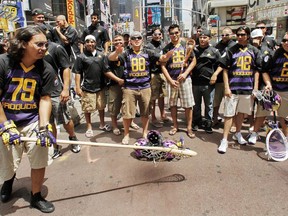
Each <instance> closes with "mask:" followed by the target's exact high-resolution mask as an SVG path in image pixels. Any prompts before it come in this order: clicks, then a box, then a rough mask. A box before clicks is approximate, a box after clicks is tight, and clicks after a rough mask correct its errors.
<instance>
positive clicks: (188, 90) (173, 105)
mask: <svg viewBox="0 0 288 216" xmlns="http://www.w3.org/2000/svg"><path fill="white" fill-rule="evenodd" d="M168 33H169V36H170V39H171V42H170V43H169V44H167V45H166V47H164V49H163V53H164V54H165V53H167V52H169V51H173V53H174V54H173V56H172V57H171V58H170V59H169V60H168V61H167V63H166V67H165V65H162V67H161V69H162V72H163V74H164V75H165V77H166V79H167V81H168V82H169V84H170V88H171V93H170V97H169V105H170V110H171V116H172V120H173V128H172V129H171V130H170V131H169V134H170V135H171V136H173V135H175V134H176V133H177V132H178V131H179V128H178V119H177V115H178V108H177V103H178V98H180V100H181V106H182V107H183V108H184V109H185V119H186V124H187V136H188V137H190V138H194V137H195V134H194V133H193V131H192V107H193V106H194V104H195V103H194V97H193V92H192V80H191V76H190V73H191V71H192V69H193V68H194V67H195V65H196V58H195V55H194V52H193V47H192V48H191V47H190V48H189V47H188V46H187V45H188V43H186V41H182V40H181V30H180V27H179V25H177V24H172V25H170V26H169V28H168ZM194 42H195V41H194ZM185 59H187V60H188V61H187V63H186V61H185Z"/></svg>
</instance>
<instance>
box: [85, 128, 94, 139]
mask: <svg viewBox="0 0 288 216" xmlns="http://www.w3.org/2000/svg"><path fill="white" fill-rule="evenodd" d="M85 136H86V137H87V138H91V137H93V136H94V134H93V130H92V129H88V130H87V131H86V132H85Z"/></svg>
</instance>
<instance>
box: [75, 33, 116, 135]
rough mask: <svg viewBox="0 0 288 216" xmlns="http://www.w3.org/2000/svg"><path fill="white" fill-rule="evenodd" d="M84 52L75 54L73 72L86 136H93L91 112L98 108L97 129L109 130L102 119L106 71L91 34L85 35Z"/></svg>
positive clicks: (103, 58)
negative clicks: (83, 116) (83, 117)
mask: <svg viewBox="0 0 288 216" xmlns="http://www.w3.org/2000/svg"><path fill="white" fill-rule="evenodd" d="M84 45H85V49H84V52H83V53H81V54H80V55H78V56H77V59H76V62H75V65H74V68H73V72H74V73H75V85H76V94H77V95H79V96H80V97H81V105H82V110H83V111H84V115H85V119H86V127H87V130H86V133H85V136H86V137H87V138H91V137H93V136H94V133H93V129H92V123H91V113H93V112H95V111H96V110H98V112H99V118H100V126H99V129H101V130H105V131H111V127H110V125H108V124H106V125H105V121H104V109H105V107H106V96H105V87H106V82H105V75H104V73H105V72H107V71H108V65H107V62H105V56H104V55H103V53H101V52H98V51H97V50H96V48H95V47H96V39H95V37H94V36H93V35H87V36H86V37H85V44H84Z"/></svg>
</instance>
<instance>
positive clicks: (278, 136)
mask: <svg viewBox="0 0 288 216" xmlns="http://www.w3.org/2000/svg"><path fill="white" fill-rule="evenodd" d="M266 149H267V155H268V159H273V160H274V161H285V160H287V158H288V144H287V139H286V137H285V135H284V134H283V132H282V131H281V130H280V129H279V128H274V129H272V130H271V131H270V132H269V133H268V134H267V137H266Z"/></svg>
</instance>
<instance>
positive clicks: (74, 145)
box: [69, 136, 81, 153]
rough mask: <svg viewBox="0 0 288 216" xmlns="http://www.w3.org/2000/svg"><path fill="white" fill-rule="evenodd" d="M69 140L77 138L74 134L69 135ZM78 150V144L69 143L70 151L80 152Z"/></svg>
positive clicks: (79, 148)
mask: <svg viewBox="0 0 288 216" xmlns="http://www.w3.org/2000/svg"><path fill="white" fill-rule="evenodd" d="M69 140H73V141H78V139H77V137H76V136H74V137H70V136H69ZM80 150H81V147H80V145H78V144H71V151H72V152H74V153H78V152H80Z"/></svg>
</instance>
